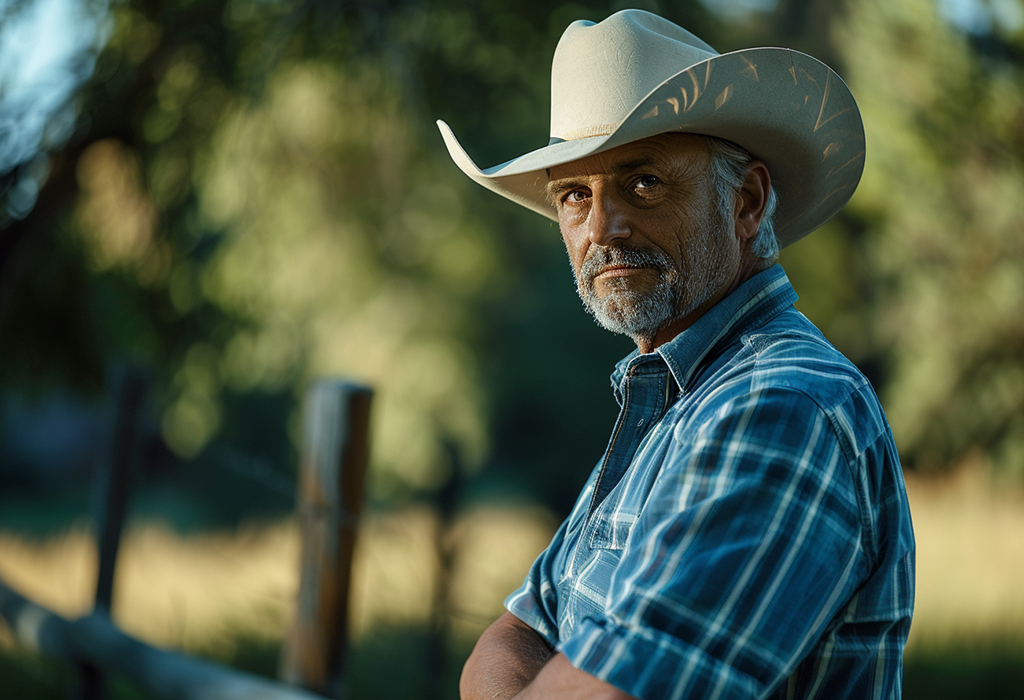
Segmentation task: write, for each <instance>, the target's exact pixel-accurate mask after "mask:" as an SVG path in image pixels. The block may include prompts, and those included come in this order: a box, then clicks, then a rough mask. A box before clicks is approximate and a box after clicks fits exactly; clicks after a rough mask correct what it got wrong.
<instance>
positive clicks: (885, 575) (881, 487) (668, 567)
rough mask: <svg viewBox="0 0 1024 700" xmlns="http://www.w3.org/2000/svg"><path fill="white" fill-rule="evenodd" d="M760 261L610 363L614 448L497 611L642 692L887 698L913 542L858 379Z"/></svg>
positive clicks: (645, 695) (895, 687) (883, 431)
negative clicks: (653, 340)
mask: <svg viewBox="0 0 1024 700" xmlns="http://www.w3.org/2000/svg"><path fill="white" fill-rule="evenodd" d="M795 300H796V293H795V292H794V291H793V288H792V287H791V286H790V284H789V280H788V279H787V278H786V275H785V273H784V272H783V271H782V268H781V267H779V266H775V267H773V268H771V269H769V270H766V271H764V272H762V273H760V274H758V275H757V276H755V277H754V278H752V279H750V280H748V281H747V282H746V283H745V284H743V285H742V286H741V287H739V288H738V289H737V290H736V291H735V292H734V293H732V294H731V295H729V296H728V297H727V298H726V299H724V300H723V301H722V302H720V303H719V304H718V305H716V306H715V307H714V308H713V309H711V310H710V311H709V312H708V313H707V314H705V315H704V316H703V317H702V318H701V319H700V320H699V321H697V323H695V324H694V325H693V326H691V327H690V328H689V329H687V330H686V331H684V332H683V333H682V334H680V335H679V336H678V337H677V338H675V339H674V340H673V341H671V342H669V343H667V344H665V345H662V346H661V347H659V348H658V349H657V350H656V351H655V352H653V353H649V354H644V355H641V354H638V353H637V352H634V353H633V354H631V355H629V356H628V357H626V358H625V359H624V360H622V361H621V362H620V363H619V364H618V365H617V366H616V370H615V372H614V374H613V375H612V386H613V388H614V390H615V398H616V400H617V401H618V402H619V405H620V406H621V411H620V413H619V418H618V421H617V422H616V424H615V429H614V432H613V433H612V437H611V441H610V442H609V444H608V448H607V450H606V451H605V454H604V457H603V458H602V459H601V461H600V462H599V464H598V465H597V467H596V468H595V469H594V472H593V473H592V474H591V476H590V478H589V480H588V481H587V483H586V486H585V487H584V489H583V491H582V493H581V494H580V497H579V500H578V501H577V502H576V506H575V507H574V509H573V511H572V513H571V515H570V516H569V518H568V519H567V520H566V521H565V522H564V523H563V524H562V526H561V527H560V528H559V529H558V532H557V533H556V534H555V537H554V539H553V540H552V542H551V544H550V545H549V546H548V548H547V549H546V550H545V551H544V552H543V553H542V554H541V555H540V557H538V559H537V561H536V562H535V563H534V565H533V567H532V568H531V570H530V573H529V575H528V576H527V578H526V581H525V582H524V583H523V585H522V587H521V588H520V589H519V590H518V591H516V592H515V593H513V594H512V595H511V596H509V597H508V599H507V600H506V601H505V605H506V607H507V608H508V609H509V611H510V612H511V613H512V614H514V615H515V616H516V617H518V618H520V619H521V620H523V621H524V622H526V623H527V624H528V625H530V626H531V627H533V628H534V629H535V630H536V631H537V632H538V633H539V634H540V635H541V636H543V637H544V638H545V639H546V640H547V641H548V642H549V643H550V644H551V645H552V646H553V647H555V648H556V649H557V650H559V651H561V652H563V653H564V654H565V655H566V656H567V657H568V658H569V660H570V661H571V662H572V663H573V665H575V666H576V667H577V668H579V669H582V670H584V671H586V672H588V673H590V674H592V675H594V676H596V677H598V678H601V679H603V680H605V681H607V682H609V683H611V684H612V685H614V686H616V687H618V688H620V689H622V690H624V691H626V692H628V693H630V694H632V695H634V696H636V697H638V698H642V699H644V700H648V699H650V700H654V699H655V698H658V699H660V698H666V699H667V698H744V699H746V698H778V699H780V700H781V699H783V698H786V699H789V698H804V699H806V698H823V699H828V700H839V699H842V698H850V699H854V698H856V699H857V700H862V699H865V698H899V697H900V693H901V684H902V665H903V661H902V656H903V647H904V645H905V643H906V640H907V633H908V631H909V629H910V617H911V613H912V610H913V603H914V535H913V531H912V529H911V523H910V510H909V506H908V504H907V497H906V491H905V489H904V485H903V477H902V473H901V470H900V464H899V458H898V456H897V453H896V447H895V445H894V444H893V440H892V435H891V433H890V431H889V426H888V424H887V422H886V420H885V416H884V415H883V413H882V409H881V406H880V405H879V403H878V399H877V398H876V396H875V394H874V391H873V390H872V389H871V385H870V384H869V383H868V381H867V379H865V377H864V376H863V375H862V374H861V373H860V372H859V371H858V370H857V369H856V367H854V366H853V365H852V364H851V363H850V362H849V361H848V360H847V359H846V358H844V357H843V356H842V355H841V354H840V353H839V352H838V351H837V350H836V349H835V348H833V347H832V346H831V345H830V344H829V343H828V342H827V341H826V340H825V339H824V337H823V336H822V335H821V333H820V332H819V331H818V330H817V329H816V328H815V327H814V326H813V325H812V324H811V323H810V322H809V321H808V320H807V319H806V318H804V316H803V315H801V314H800V313H799V312H798V311H796V309H794V308H793V302H794V301H795Z"/></svg>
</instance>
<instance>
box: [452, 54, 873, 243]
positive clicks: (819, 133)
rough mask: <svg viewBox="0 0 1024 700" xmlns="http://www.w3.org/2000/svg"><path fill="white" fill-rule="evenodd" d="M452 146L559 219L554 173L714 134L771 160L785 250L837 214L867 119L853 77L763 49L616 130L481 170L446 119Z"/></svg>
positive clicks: (860, 152) (852, 181) (707, 73)
mask: <svg viewBox="0 0 1024 700" xmlns="http://www.w3.org/2000/svg"><path fill="white" fill-rule="evenodd" d="M438 127H439V128H440V130H441V135H442V136H443V137H444V141H445V145H446V146H447V147H448V152H449V154H450V155H451V157H452V160H454V161H455V164H456V165H458V166H459V168H460V169H461V170H462V171H463V172H464V173H466V175H468V176H469V177H470V178H471V179H473V180H474V181H476V182H478V183H480V184H481V185H483V186H484V187H486V188H488V189H490V190H493V191H494V192H497V193H498V194H500V195H502V196H504V197H507V198H508V199H511V200H512V201H513V202H516V203H517V204H521V205H523V206H524V207H527V208H528V209H532V210H533V211H536V212H538V213H539V214H542V215H544V216H546V217H548V218H549V219H553V220H556V221H557V220H558V215H557V212H556V211H555V209H554V207H553V206H552V204H551V203H550V202H549V201H548V199H547V193H546V187H547V183H548V176H547V172H546V171H547V169H548V168H551V167H553V166H555V165H561V164H563V163H569V162H572V161H574V160H579V159H580V158H585V157H587V156H591V155H594V154H595V153H601V152H603V151H607V150H609V149H612V148H615V147H617V146H621V145H624V144H627V143H630V142H632V141H638V140H640V139H644V138H648V137H650V136H655V135H657V134H661V133H665V132H681V133H693V134H705V135H707V136H714V137H717V138H721V139H726V140H728V141H732V142H734V143H737V144H739V145H740V146H743V147H744V148H745V149H747V150H748V151H749V152H750V153H752V154H753V155H754V157H755V158H758V159H760V160H762V161H764V163H765V165H766V166H767V167H768V171H769V173H770V174H771V178H772V185H773V186H774V187H775V189H776V191H777V192H778V195H779V206H778V209H777V211H776V215H775V231H776V235H777V236H778V238H779V245H780V246H782V247H785V246H787V245H790V244H792V243H794V242H796V241H798V240H799V239H801V238H803V237H804V236H806V235H807V234H808V233H810V232H811V231H813V230H815V229H816V228H818V227H819V226H821V225H822V224H824V223H825V222H827V221H828V220H829V219H831V218H832V217H833V216H835V215H836V214H837V213H838V212H839V210H840V209H842V208H843V206H845V205H846V203H847V202H848V201H849V199H850V197H851V196H852V195H853V191H854V190H855V189H856V187H857V183H858V182H859V181H860V177H861V174H862V173H863V170H864V125H863V122H862V121H861V117H860V111H859V110H858V109H857V103H856V102H855V101H854V99H853V95H852V94H851V93H850V90H849V88H848V87H847V86H846V83H844V82H843V80H842V78H840V77H839V76H838V75H837V74H836V73H835V71H833V70H832V69H831V68H829V67H828V66H826V65H825V64H824V63H822V62H821V61H819V60H817V59H816V58H813V57H811V56H808V55H807V54H803V53H800V52H799V51H794V50H792V49H783V48H755V49H744V50H741V51H734V52H732V53H727V54H722V55H719V56H714V57H712V58H709V59H707V60H706V61H702V62H700V63H697V64H695V65H693V66H691V67H690V68H688V69H686V70H685V71H682V72H680V73H678V74H676V75H674V76H673V77H671V78H669V79H668V80H666V81H665V82H664V83H662V84H661V85H660V86H659V87H657V88H656V89H654V90H653V91H651V92H650V93H649V94H648V95H647V97H645V98H644V99H643V100H642V101H641V102H640V104H639V105H637V106H636V107H635V108H634V109H633V110H632V111H631V112H630V113H629V114H628V115H627V116H626V117H625V118H624V119H623V120H622V121H621V122H619V124H618V125H617V126H616V127H615V128H614V129H613V130H612V131H611V133H609V134H607V135H603V136H591V137H588V138H582V139H577V140H572V141H562V142H558V143H553V144H551V145H548V146H544V147H543V148H539V149H537V150H535V151H531V152H529V153H526V154H525V155H522V156H520V157H518V158H514V159H512V160H510V161H507V162H505V163H502V164H501V165H496V166H494V167H492V168H487V169H486V170H481V169H480V168H478V167H477V166H476V164H475V163H474V162H473V160H472V159H471V158H470V157H469V156H468V155H467V154H466V151H465V149H463V148H462V146H461V145H460V144H459V142H458V140H457V139H456V138H455V134H454V133H453V132H452V130H451V129H450V128H449V127H448V125H447V124H445V123H444V122H443V121H438Z"/></svg>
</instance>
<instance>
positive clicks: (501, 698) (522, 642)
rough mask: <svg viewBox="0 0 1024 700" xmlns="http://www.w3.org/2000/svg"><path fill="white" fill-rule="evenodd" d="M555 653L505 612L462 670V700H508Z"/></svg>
mask: <svg viewBox="0 0 1024 700" xmlns="http://www.w3.org/2000/svg"><path fill="white" fill-rule="evenodd" d="M553 653H554V650H553V649H552V648H551V646H550V645H549V644H548V643H547V642H546V641H545V640H544V638H543V637H541V636H540V635H539V634H537V633H536V632H534V631H533V628H532V627H530V626H529V625H527V624H526V623H525V622H523V621H522V620H520V619H519V618H518V617H516V616H515V615H513V614H512V613H509V612H506V613H505V614H504V615H502V616H501V617H499V618H498V619H497V620H496V621H495V622H494V623H493V624H492V625H491V626H490V627H488V628H487V630H486V631H485V632H484V633H483V634H482V635H480V639H479V640H478V641H477V643H476V646H475V647H474V648H473V653H472V654H470V655H469V659H468V660H467V661H466V665H465V666H464V667H463V668H462V678H461V679H460V680H459V695H460V696H461V698H462V700H509V698H512V697H514V696H515V695H516V694H517V693H518V692H519V691H521V690H522V689H523V688H525V687H526V686H527V684H529V683H530V681H532V680H533V679H534V678H536V677H537V674H538V673H540V670H541V668H542V667H543V666H544V664H545V663H547V660H548V659H550V658H551V655H552V654H553Z"/></svg>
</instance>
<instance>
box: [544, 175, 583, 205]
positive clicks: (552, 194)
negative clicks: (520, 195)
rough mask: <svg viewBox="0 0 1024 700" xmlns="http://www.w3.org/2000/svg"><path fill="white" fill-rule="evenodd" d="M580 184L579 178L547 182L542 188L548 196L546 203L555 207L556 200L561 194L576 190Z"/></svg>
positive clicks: (565, 178) (564, 178)
mask: <svg viewBox="0 0 1024 700" xmlns="http://www.w3.org/2000/svg"><path fill="white" fill-rule="evenodd" d="M580 184H581V183H580V178H577V177H563V178H562V179H560V180H552V181H550V182H548V184H547V187H545V188H544V190H545V192H546V193H547V196H548V202H549V203H550V204H551V205H552V206H557V205H558V200H559V198H560V197H561V196H562V195H563V194H565V193H566V192H568V191H569V190H574V189H576V188H577V187H579V186H580Z"/></svg>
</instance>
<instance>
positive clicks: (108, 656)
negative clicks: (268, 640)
mask: <svg viewBox="0 0 1024 700" xmlns="http://www.w3.org/2000/svg"><path fill="white" fill-rule="evenodd" d="M0 615H2V616H3V617H4V619H6V620H7V622H8V624H9V625H10V627H11V630H12V631H13V632H14V634H15V636H16V637H17V639H18V641H19V642H20V643H21V644H23V645H24V646H26V647H28V648H29V649H32V650H34V651H39V652H42V653H44V654H48V655H51V656H56V657H59V658H61V659H64V660H66V661H68V662H72V663H76V662H86V663H90V664H93V665H95V666H97V667H100V668H103V669H104V670H105V671H113V672H114V673H117V674H120V675H123V676H124V677H125V678H127V679H128V680H131V681H133V682H135V683H136V684H138V686H139V688H140V689H142V690H143V691H144V692H145V693H147V694H149V695H151V696H152V697H153V698H157V699H158V700H323V696H320V695H314V694H313V693H310V692H308V691H305V690H302V689H299V688H296V687H294V686H289V685H286V684H284V683H279V682H277V681H273V680H270V679H268V678H261V677H259V676H253V675H251V674H248V673H244V672H242V671H238V670H236V669H232V668H228V667H226V666H222V665H220V664H217V663H214V662H212V661H204V660H201V659H197V658H195V657H192V656H188V655H187V654H181V653H178V652H174V651H168V650H165V649H158V648H156V647H154V646H150V645H149V644H146V643H145V642H141V641H139V640H138V639H135V638H134V637H130V636H128V635H127V634H125V633H124V632H122V631H121V630H120V629H118V627H117V626H116V625H115V624H114V623H113V622H111V621H110V619H109V618H108V617H107V616H106V615H104V614H103V613H100V612H95V613H92V614H90V615H86V616H84V617H80V618H78V619H76V620H68V619H66V618H64V617H62V616H60V615H58V614H56V613H54V612H52V611H50V610H48V609H46V608H44V607H42V606H41V605H38V604H36V603H34V602H32V601H31V600H29V599H28V598H26V597H25V596H23V595H21V594H20V593H18V592H17V591H15V590H14V589H13V588H11V587H10V586H9V585H7V584H6V583H4V582H3V581H0Z"/></svg>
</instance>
